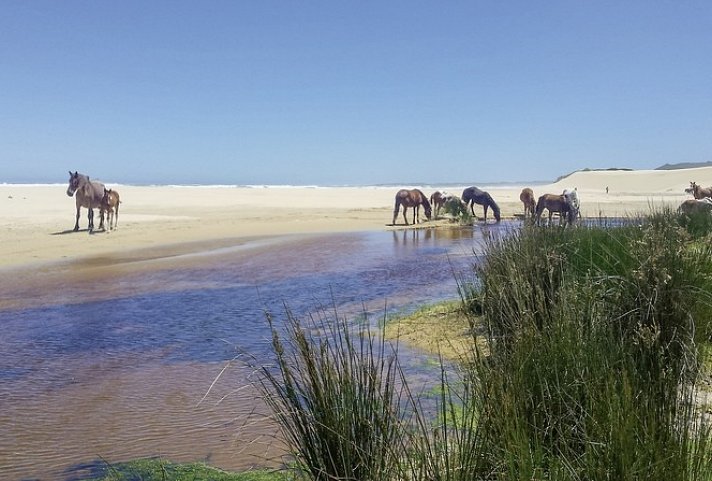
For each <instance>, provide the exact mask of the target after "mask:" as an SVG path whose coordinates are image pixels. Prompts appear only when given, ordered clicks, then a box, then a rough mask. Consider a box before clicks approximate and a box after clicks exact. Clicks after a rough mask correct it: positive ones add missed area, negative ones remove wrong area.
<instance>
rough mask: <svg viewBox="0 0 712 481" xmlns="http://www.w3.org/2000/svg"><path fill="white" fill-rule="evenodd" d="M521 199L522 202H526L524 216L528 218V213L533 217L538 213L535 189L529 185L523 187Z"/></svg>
mask: <svg viewBox="0 0 712 481" xmlns="http://www.w3.org/2000/svg"><path fill="white" fill-rule="evenodd" d="M519 200H521V201H522V204H524V218H525V219H526V218H527V215H528V216H529V217H531V218H532V219H533V218H534V216H535V215H536V201H535V200H534V191H533V190H531V189H530V188H529V187H525V188H523V189H522V192H521V194H519Z"/></svg>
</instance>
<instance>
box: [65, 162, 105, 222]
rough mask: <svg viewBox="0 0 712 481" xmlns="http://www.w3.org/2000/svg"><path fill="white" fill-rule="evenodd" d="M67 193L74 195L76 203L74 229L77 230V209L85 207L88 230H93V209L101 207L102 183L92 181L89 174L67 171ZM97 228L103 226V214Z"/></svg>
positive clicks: (102, 196) (70, 195)
mask: <svg viewBox="0 0 712 481" xmlns="http://www.w3.org/2000/svg"><path fill="white" fill-rule="evenodd" d="M67 195H68V196H69V197H72V196H74V198H75V199H76V204H77V221H76V223H75V224H74V231H75V232H76V231H78V230H79V209H81V208H82V207H85V208H87V209H88V210H89V214H88V218H89V232H92V231H93V230H94V209H95V208H96V209H101V200H102V199H103V198H104V184H102V183H101V182H92V181H91V180H89V176H87V175H83V174H80V173H78V172H74V173H72V171H71V170H70V171H69V186H68V187H67ZM99 228H100V229H103V228H104V216H103V215H102V216H101V221H100V222H99Z"/></svg>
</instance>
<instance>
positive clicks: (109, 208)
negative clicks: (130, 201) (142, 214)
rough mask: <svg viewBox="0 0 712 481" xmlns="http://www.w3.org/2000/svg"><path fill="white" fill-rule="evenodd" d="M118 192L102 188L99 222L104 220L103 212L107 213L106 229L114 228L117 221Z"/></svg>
mask: <svg viewBox="0 0 712 481" xmlns="http://www.w3.org/2000/svg"><path fill="white" fill-rule="evenodd" d="M120 203H121V199H120V197H119V193H118V192H117V191H115V190H113V189H107V188H104V197H103V198H102V199H101V222H102V223H103V222H104V212H106V213H107V221H106V223H107V226H108V230H111V229H116V225H117V224H118V223H119V204H120Z"/></svg>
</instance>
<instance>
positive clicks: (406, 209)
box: [403, 205, 408, 225]
mask: <svg viewBox="0 0 712 481" xmlns="http://www.w3.org/2000/svg"><path fill="white" fill-rule="evenodd" d="M407 211H408V207H406V206H405V205H404V206H403V222H405V225H408V218H407V217H406V215H405V213H406V212H407Z"/></svg>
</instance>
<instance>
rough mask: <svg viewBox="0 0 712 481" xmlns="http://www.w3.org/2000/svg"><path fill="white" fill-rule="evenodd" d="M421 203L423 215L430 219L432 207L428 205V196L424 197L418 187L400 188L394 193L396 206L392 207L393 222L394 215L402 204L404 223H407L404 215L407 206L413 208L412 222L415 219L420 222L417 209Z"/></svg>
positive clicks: (396, 214)
mask: <svg viewBox="0 0 712 481" xmlns="http://www.w3.org/2000/svg"><path fill="white" fill-rule="evenodd" d="M421 204H422V205H423V210H424V211H425V217H427V218H428V220H430V217H431V215H432V212H433V211H432V208H431V207H430V202H429V201H428V198H427V197H425V194H423V192H422V191H421V190H419V189H411V190H408V189H401V190H399V191H398V192H397V193H396V206H395V208H394V209H393V222H392V223H393V224H394V225H395V223H396V217H398V211H399V210H400V206H401V205H402V206H403V220H404V221H405V225H408V219H407V218H406V216H405V213H406V211H407V210H408V207H412V208H413V224H415V223H416V219H417V221H418V222H420V215H419V210H420V205H421Z"/></svg>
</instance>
